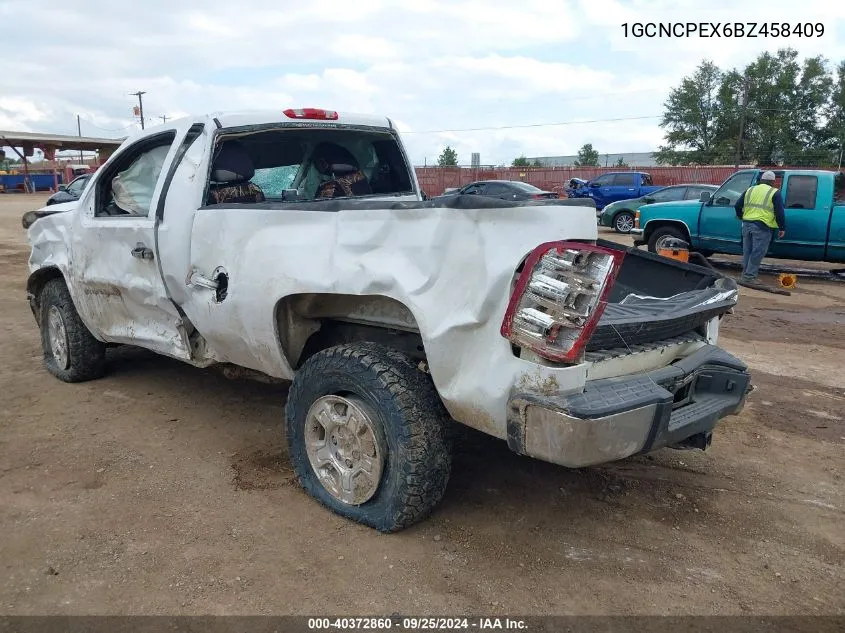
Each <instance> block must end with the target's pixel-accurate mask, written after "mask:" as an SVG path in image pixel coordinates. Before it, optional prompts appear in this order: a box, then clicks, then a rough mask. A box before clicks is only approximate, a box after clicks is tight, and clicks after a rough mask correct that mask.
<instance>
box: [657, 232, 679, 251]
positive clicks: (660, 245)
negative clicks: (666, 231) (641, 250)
mask: <svg viewBox="0 0 845 633" xmlns="http://www.w3.org/2000/svg"><path fill="white" fill-rule="evenodd" d="M675 239H678V238H676V237H675V236H673V235H664V236H663V237H661V238H660V239H658V240H657V243H656V244H655V247H656V248H657V250H660V249H662V248H666V242H667V241H669V240H675Z"/></svg>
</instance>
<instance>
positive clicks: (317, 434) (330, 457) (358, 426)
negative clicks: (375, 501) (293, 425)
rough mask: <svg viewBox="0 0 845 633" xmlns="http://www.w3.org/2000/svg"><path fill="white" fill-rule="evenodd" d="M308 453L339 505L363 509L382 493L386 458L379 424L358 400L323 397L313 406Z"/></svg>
mask: <svg viewBox="0 0 845 633" xmlns="http://www.w3.org/2000/svg"><path fill="white" fill-rule="evenodd" d="M305 450H306V452H307V453H308V461H309V462H310V463H311V468H312V469H313V470H314V474H316V475H317V479H319V481H320V483H321V484H322V485H323V487H324V488H325V489H326V491H327V492H328V493H329V494H330V495H332V496H333V497H334V498H335V499H337V500H338V501H340V502H342V503H345V504H347V505H361V504H362V503H365V502H367V501H369V500H370V499H371V498H372V497H373V495H374V494H375V493H376V490H378V486H379V482H380V481H381V473H382V470H383V468H384V455H383V454H382V450H381V447H380V446H379V441H378V438H377V436H376V433H375V422H374V421H373V419H372V417H371V416H370V415H369V414H368V413H367V412H366V410H365V409H364V407H363V406H362V403H361V402H360V401H359V400H357V399H355V398H354V397H351V398H344V397H341V396H334V395H332V396H323V397H322V398H319V399H317V400H316V401H315V402H314V404H312V405H311V408H310V409H308V414H307V415H306V417H305Z"/></svg>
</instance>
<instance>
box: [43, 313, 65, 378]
mask: <svg viewBox="0 0 845 633" xmlns="http://www.w3.org/2000/svg"><path fill="white" fill-rule="evenodd" d="M47 337H48V339H49V341H50V353H51V354H52V355H53V359H54V360H55V361H56V365H58V367H59V369H67V367H68V361H69V358H68V342H67V330H66V329H65V321H64V319H63V318H62V313H61V312H59V309H58V308H57V307H56V306H51V307H50V310H49V311H48V312H47Z"/></svg>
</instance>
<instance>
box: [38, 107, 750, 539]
mask: <svg viewBox="0 0 845 633" xmlns="http://www.w3.org/2000/svg"><path fill="white" fill-rule="evenodd" d="M326 120H330V121H331V123H332V126H331V127H328V126H326V125H325V122H326ZM373 159H376V161H377V162H378V163H380V164H377V165H372V161H373ZM361 165H366V167H364V168H361V167H360V166H361ZM275 170H278V171H279V173H280V176H279V177H278V178H271V177H269V174H270V172H273V171H275ZM257 172H261V173H260V178H256V173H257ZM380 174H381V175H387V176H389V177H388V178H385V180H384V182H383V183H382V184H381V185H378V186H377V185H376V184H375V183H374V182H373V181H374V179H375V178H376V177H378V176H379V175H380ZM281 175H285V177H284V178H282V177H281ZM257 180H260V181H261V182H262V183H266V184H265V187H266V188H264V189H262V188H261V187H260V186H259V185H257V184H256V182H257ZM376 189H378V191H379V193H372V191H374V190H376ZM325 193H329V194H331V195H330V196H328V197H325V198H324V197H323V194H325ZM584 202H586V201H584V200H572V201H569V200H554V199H552V200H533V199H532V200H525V201H504V200H494V199H490V198H485V197H484V196H474V195H465V196H454V197H451V198H449V199H444V200H441V201H440V202H438V203H434V202H432V201H428V202H425V201H423V200H422V199H421V194H420V190H419V186H418V183H417V180H416V176H415V174H414V170H413V168H412V167H411V163H410V161H409V160H408V158H407V154H406V152H405V150H404V148H403V146H402V143H401V139H400V136H399V133H398V131H397V130H396V126H395V125H393V124H392V122H391V121H390V120H389V119H387V118H383V117H376V116H363V115H345V114H339V113H336V112H327V111H323V110H311V109H305V110H285V111H280V109H274V110H270V111H268V112H267V113H255V112H252V113H248V114H233V115H227V114H216V115H213V116H209V117H197V118H188V119H181V120H178V119H177V120H173V121H168V122H167V123H166V124H164V125H158V126H155V127H154V128H151V129H148V130H145V131H140V132H138V133H137V134H136V135H134V136H133V137H131V138H129V139H127V140H126V141H125V142H124V143H123V144H122V145H121V147H120V148H118V149H117V151H115V152H114V154H112V156H111V157H110V158H109V159H108V161H107V162H106V163H105V165H103V166H102V167H101V168H100V169H99V170H98V171H97V173H95V174H94V175H93V176H92V178H91V181H90V183H89V184H88V186H87V187H86V188H85V190H84V191H83V192H82V196H81V198H80V199H79V200H78V201H76V202H69V203H65V204H62V205H52V206H50V207H44V208H42V209H39V210H38V211H33V212H29V213H27V214H26V215H25V216H24V218H23V224H24V226H25V227H27V229H28V231H27V234H28V239H29V242H30V245H31V249H32V250H31V256H30V260H29V266H30V276H29V279H28V282H27V291H28V298H29V302H30V307H31V309H32V313H33V315H34V317H35V321H36V324H37V326H38V327H39V328H40V330H41V340H42V346H43V352H44V355H43V358H44V364H45V367H46V369H47V371H48V372H50V373H51V374H53V375H54V376H55V377H57V378H58V379H60V380H63V381H65V382H80V381H85V380H91V379H95V378H97V377H99V376H102V375H103V373H104V372H105V371H106V363H105V353H106V346H107V345H110V344H127V345H133V346H137V347H141V348H146V349H148V350H152V351H154V352H157V353H160V354H164V355H166V356H169V357H172V358H175V359H178V360H181V361H184V362H186V363H189V364H191V365H194V366H197V367H209V366H211V365H222V366H224V367H226V366H232V365H234V366H238V367H240V368H243V371H241V372H240V373H241V374H242V375H243V374H245V375H248V374H249V373H250V372H252V373H253V374H255V375H257V376H261V377H264V378H266V376H271V377H273V378H276V379H282V380H287V381H291V385H290V388H289V391H288V395H287V403H286V406H285V416H284V420H283V419H282V418H281V417H280V418H279V420H278V422H279V425H280V427H283V428H285V429H286V436H287V443H288V455H289V458H290V461H291V465H292V467H293V469H294V471H295V472H296V475H297V477H298V480H299V482H300V484H301V485H302V486H303V487H304V488H305V490H306V491H307V492H308V493H309V494H311V495H312V496H313V497H314V498H316V499H317V500H318V501H319V502H320V503H322V504H324V505H325V506H326V507H328V508H330V509H331V510H332V511H334V512H336V513H338V514H340V515H342V516H344V517H347V518H350V519H353V520H355V521H359V522H360V523H363V524H365V525H368V526H371V527H374V528H376V529H378V530H382V531H386V532H391V531H396V530H399V529H402V528H404V527H406V526H408V525H411V524H412V523H414V522H416V521H419V520H421V519H422V518H424V517H425V516H426V515H427V514H428V513H429V512H430V511H431V510H432V509H433V508H434V507H435V506H436V505H437V503H438V502H439V501H440V500H441V498H442V497H443V494H444V491H445V489H446V484H447V481H448V478H449V472H450V464H451V451H450V439H449V438H450V437H451V427H452V425H453V420H457V422H460V423H463V424H465V425H467V426H470V427H473V428H475V429H478V430H479V431H482V432H484V433H487V434H489V435H492V436H494V437H497V438H499V439H501V440H505V441H506V442H507V444H508V446H509V447H510V448H511V449H512V450H513V451H515V452H517V453H519V454H522V455H528V456H533V457H536V458H539V459H543V460H546V461H550V462H554V463H557V464H561V465H563V466H567V467H582V466H588V465H593V464H601V463H604V462H609V461H613V460H618V459H622V458H625V457H628V456H630V455H635V454H641V453H646V452H649V451H653V450H656V449H659V448H661V447H665V446H672V447H676V448H698V449H705V448H707V447H708V446H709V445H710V442H711V438H712V431H713V429H714V426H715V425H716V423H717V421H718V420H719V419H720V418H722V417H724V416H726V415H731V414H734V413H736V412H738V411H739V410H740V409H741V408H742V406H743V404H744V402H745V398H746V393H747V392H748V389H749V388H750V387H749V386H750V377H749V374H748V371H747V368H746V366H745V365H744V364H743V363H742V362H741V361H740V360H738V359H736V358H734V357H732V356H731V355H729V354H728V353H727V352H725V351H724V350H722V349H721V348H719V347H718V346H717V345H716V343H717V333H718V327H717V325H718V321H719V319H720V318H721V316H722V315H724V314H725V313H727V312H728V311H730V310H731V309H732V308H733V307H734V305H735V304H736V301H737V286H736V284H735V283H734V282H733V281H732V280H731V279H729V278H727V277H724V276H722V275H720V274H719V273H716V272H715V271H711V270H708V269H706V268H702V267H698V266H691V265H689V264H686V263H681V262H677V261H675V260H671V259H668V258H663V257H659V256H657V255H653V254H651V253H648V252H646V251H641V250H638V249H634V248H628V247H624V246H622V245H619V244H616V243H613V242H609V241H601V240H597V231H598V229H597V227H596V222H595V212H594V209H593V208H592V204H589V205H585V204H584ZM564 207H565V208H566V211H567V212H566V213H562V212H561V209H562V208H564ZM633 355H636V357H634V356H633ZM139 379H142V378H139ZM91 393H92V394H96V393H97V391H96V390H94V391H92V392H91ZM195 395H196V394H195ZM491 467H495V464H491Z"/></svg>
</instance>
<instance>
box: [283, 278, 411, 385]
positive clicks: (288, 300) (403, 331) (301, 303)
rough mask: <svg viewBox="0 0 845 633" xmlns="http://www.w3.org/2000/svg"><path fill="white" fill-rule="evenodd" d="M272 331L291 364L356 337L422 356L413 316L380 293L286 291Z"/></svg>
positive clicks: (400, 304) (350, 341)
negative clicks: (354, 293) (286, 293)
mask: <svg viewBox="0 0 845 633" xmlns="http://www.w3.org/2000/svg"><path fill="white" fill-rule="evenodd" d="M276 332H277V337H278V340H279V345H280V346H281V348H282V352H283V354H284V355H285V358H287V359H288V362H290V364H291V367H293V368H294V369H297V368H299V367H301V366H302V364H303V363H304V362H305V361H306V360H308V359H309V358H310V357H311V356H313V355H314V354H316V353H317V352H319V351H322V350H324V349H328V348H329V347H334V346H335V345H342V344H344V343H353V342H359V341H368V342H373V343H380V344H382V345H385V346H387V347H392V348H394V349H397V350H399V351H401V352H404V353H405V354H407V355H408V356H410V357H411V358H414V359H416V360H424V359H425V350H424V347H423V342H422V336H421V335H420V331H419V326H418V325H417V321H416V319H415V318H414V315H413V314H412V313H411V311H410V310H409V309H408V308H407V307H406V306H405V305H404V304H402V303H401V302H399V301H397V300H395V299H391V298H390V297H385V296H383V295H346V294H317V293H305V294H296V295H290V296H288V297H285V298H284V299H282V300H281V301H279V303H278V304H277V305H276Z"/></svg>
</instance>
